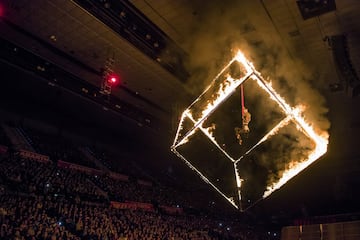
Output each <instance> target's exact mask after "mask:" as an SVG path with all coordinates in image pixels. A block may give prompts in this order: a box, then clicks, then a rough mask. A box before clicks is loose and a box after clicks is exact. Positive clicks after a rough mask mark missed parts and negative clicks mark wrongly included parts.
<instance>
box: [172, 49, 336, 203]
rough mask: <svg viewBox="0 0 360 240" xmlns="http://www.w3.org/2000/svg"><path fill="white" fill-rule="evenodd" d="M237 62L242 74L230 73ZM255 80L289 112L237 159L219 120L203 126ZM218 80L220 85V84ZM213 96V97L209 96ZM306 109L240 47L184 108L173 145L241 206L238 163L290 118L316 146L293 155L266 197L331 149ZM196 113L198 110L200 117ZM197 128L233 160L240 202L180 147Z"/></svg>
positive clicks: (173, 147)
mask: <svg viewBox="0 0 360 240" xmlns="http://www.w3.org/2000/svg"><path fill="white" fill-rule="evenodd" d="M234 62H237V63H238V64H239V65H240V66H241V67H242V68H241V70H242V77H239V78H234V76H231V75H230V74H229V73H226V71H227V70H228V68H229V67H230V65H231V64H233V63H234ZM222 77H223V80H222V82H221V83H218V80H219V79H221V78H222ZM248 79H250V80H254V81H255V82H256V83H257V84H258V85H259V86H260V87H261V89H263V90H264V91H265V92H267V93H268V95H269V98H270V99H272V100H273V101H275V102H276V103H277V104H278V106H279V107H280V109H281V110H282V111H283V113H284V114H285V118H283V119H282V120H281V121H280V122H279V123H278V124H277V125H275V126H274V127H273V128H272V129H271V130H270V131H269V132H267V133H266V134H265V135H264V136H263V137H262V138H261V139H260V140H259V141H258V142H257V143H256V144H255V145H253V146H252V147H251V148H250V149H248V150H247V151H246V152H245V154H244V155H242V156H241V157H240V158H239V159H233V158H232V157H231V156H230V155H229V154H228V153H227V152H226V151H225V150H224V149H223V148H222V147H221V146H220V145H219V144H218V142H217V141H216V139H215V137H214V135H213V131H214V130H215V128H216V126H215V124H213V125H211V126H210V127H208V128H204V127H203V123H204V122H205V120H206V119H207V118H208V117H209V116H210V115H211V114H212V113H213V112H214V111H215V110H216V109H217V108H218V107H219V105H220V104H222V103H223V102H224V101H226V100H227V99H228V97H229V96H231V95H232V94H233V92H234V91H235V90H236V89H237V88H238V87H239V86H240V85H241V84H243V83H244V82H245V81H246V80H248ZM216 84H218V86H216ZM211 90H212V91H213V92H215V93H214V94H211V96H210V97H209V96H208V99H207V100H206V104H205V106H204V107H201V108H200V109H197V111H196V112H193V111H194V109H196V108H195V106H198V105H199V103H200V102H201V100H203V101H204V98H205V97H206V96H207V95H209V92H211ZM209 98H210V100H209ZM303 111H304V106H297V107H296V108H293V107H291V106H290V105H289V104H288V103H287V102H286V101H285V99H284V98H283V97H282V96H280V95H279V94H278V93H277V92H276V91H275V90H274V89H273V88H272V86H271V83H269V82H267V81H265V80H264V79H263V77H262V76H261V74H260V73H259V72H257V71H256V70H255V67H254V66H253V64H252V63H251V62H249V61H248V60H247V59H246V58H245V56H244V54H243V53H241V52H240V51H238V52H237V54H236V56H235V57H234V58H233V59H232V60H231V61H230V62H229V63H228V64H227V65H226V66H225V68H223V69H222V70H221V71H220V73H219V74H218V75H217V76H216V77H215V78H214V80H213V81H212V83H211V84H210V85H209V86H208V87H207V88H206V89H205V91H204V92H203V93H202V94H201V95H200V96H199V97H198V98H197V99H196V100H195V101H194V102H193V103H192V104H191V105H190V106H189V107H188V108H187V109H186V110H185V111H184V112H183V114H182V116H181V119H180V123H179V126H178V129H177V132H176V136H175V139H174V143H173V145H172V146H171V150H172V151H173V152H174V153H175V154H176V155H177V156H178V157H180V158H181V159H182V160H183V161H185V163H186V164H187V165H188V166H189V167H190V168H191V169H192V170H194V171H195V172H197V173H198V174H199V175H200V177H201V178H202V179H203V180H204V181H205V182H206V183H208V184H210V185H211V186H212V187H213V188H214V189H215V190H216V191H218V192H219V193H220V194H221V195H222V196H223V197H224V198H225V199H227V200H228V201H229V202H230V203H231V204H232V205H233V206H235V207H237V208H239V207H240V208H241V199H242V196H241V187H242V182H243V181H245V180H243V179H241V178H240V172H241V169H239V165H238V163H240V161H241V160H242V159H243V158H244V156H245V155H247V154H249V153H250V152H251V151H253V150H254V149H255V148H256V147H257V146H259V145H260V144H262V143H264V142H265V141H267V140H268V139H269V138H271V136H274V135H276V134H277V133H278V131H279V130H280V129H281V128H283V127H284V126H286V125H288V123H289V122H293V123H294V124H295V125H296V127H297V129H298V130H299V131H301V132H302V133H304V134H305V135H306V136H307V137H309V138H310V139H311V140H312V141H313V142H314V143H315V148H314V150H313V151H312V152H311V153H310V154H309V156H307V158H306V159H292V161H291V162H290V163H288V164H287V169H285V171H284V172H283V173H282V175H281V176H279V179H278V180H277V181H276V182H273V183H270V184H269V185H268V186H267V187H266V191H265V192H264V194H263V198H265V197H268V196H269V195H270V194H271V193H272V192H274V191H275V190H276V189H279V188H280V187H281V186H283V185H284V184H285V183H286V182H288V181H289V180H290V179H291V178H293V177H294V176H296V175H297V174H299V173H300V172H301V171H302V170H304V169H305V168H306V167H308V166H309V165H310V164H312V163H313V162H314V161H316V160H317V159H318V158H319V157H321V156H322V155H323V154H325V153H326V151H327V145H328V137H329V136H328V134H327V133H326V132H324V133H322V134H318V133H317V132H316V131H315V130H314V129H313V127H311V125H310V124H309V123H307V122H306V121H305V119H304V117H303V116H302V115H301V114H302V112H303ZM193 113H197V115H196V117H193V116H195V115H194V114H193ZM186 118H187V119H188V120H190V122H191V123H192V124H193V125H192V127H191V128H190V129H186V132H185V133H183V131H185V129H184V122H185V119H186ZM197 130H200V131H201V132H202V133H203V134H204V135H205V136H207V137H208V138H209V139H210V141H211V142H212V143H213V144H214V145H215V146H216V147H217V148H218V149H219V150H220V151H221V152H222V153H223V154H224V155H225V156H226V157H227V158H228V159H229V160H231V161H232V162H233V166H234V172H235V181H236V186H237V191H238V199H237V200H238V201H237V202H239V204H240V206H238V205H237V204H235V201H234V199H233V197H230V196H226V195H225V194H224V193H223V192H222V191H221V189H219V188H218V187H217V186H216V185H215V184H213V183H212V182H211V181H210V180H209V179H208V178H206V176H205V175H204V174H203V173H202V172H201V170H198V169H196V168H195V167H194V166H193V165H192V164H191V163H190V162H189V161H188V160H187V159H186V158H185V157H184V156H183V155H182V154H180V153H179V152H178V151H177V149H176V148H177V147H179V146H180V145H183V144H185V143H188V141H189V137H190V136H192V135H193V134H194V133H195V132H196V131H197Z"/></svg>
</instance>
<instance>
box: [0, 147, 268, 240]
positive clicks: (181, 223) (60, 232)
mask: <svg viewBox="0 0 360 240" xmlns="http://www.w3.org/2000/svg"><path fill="white" fill-rule="evenodd" d="M49 142H51V141H49ZM49 142H48V143H47V144H38V145H37V146H38V147H37V148H36V149H40V148H41V149H45V148H47V149H55V148H54V147H51V146H50V147H45V148H44V147H39V146H41V145H44V146H45V145H51V144H49ZM42 153H45V151H44V152H42ZM185 199H186V197H185V196H184V195H182V194H179V192H177V191H176V190H174V189H172V188H170V187H165V186H161V185H160V184H158V183H156V184H154V183H153V184H151V185H150V184H149V185H147V184H144V183H141V182H138V181H137V179H132V178H130V179H129V180H128V181H126V180H124V179H122V180H120V179H114V178H111V177H110V176H109V175H108V174H107V173H106V172H104V173H103V174H97V175H95V174H90V173H86V172H82V171H81V170H74V169H67V168H64V167H59V165H58V164H57V162H56V160H55V161H36V160H34V159H24V158H22V157H21V156H20V155H19V154H17V153H16V152H15V153H13V152H9V153H7V154H5V155H0V203H1V205H0V224H1V229H0V238H1V239H19V240H22V239H26V240H27V239H44V240H57V239H66V240H76V239H89V240H90V239H91V240H93V239H94V240H103V239H104V240H138V239H144V240H185V239H186V240H221V239H227V240H232V239H243V240H245V239H253V240H256V239H267V238H265V237H263V236H262V235H260V234H259V233H257V232H256V231H255V230H252V229H250V228H247V227H246V225H244V224H242V223H240V222H236V220H235V219H231V220H224V219H222V220H219V219H215V218H213V217H209V216H208V215H204V214H188V213H179V212H178V213H176V214H175V213H172V214H171V213H169V212H166V211H163V210H162V209H161V206H168V207H175V208H176V207H178V205H187V204H188V203H187V200H185ZM110 201H117V202H120V203H124V202H138V203H146V204H151V206H153V207H152V208H151V209H141V208H139V209H117V208H116V207H115V206H114V205H112V204H110ZM219 222H221V223H219ZM240 229H241V230H240ZM244 229H246V230H244Z"/></svg>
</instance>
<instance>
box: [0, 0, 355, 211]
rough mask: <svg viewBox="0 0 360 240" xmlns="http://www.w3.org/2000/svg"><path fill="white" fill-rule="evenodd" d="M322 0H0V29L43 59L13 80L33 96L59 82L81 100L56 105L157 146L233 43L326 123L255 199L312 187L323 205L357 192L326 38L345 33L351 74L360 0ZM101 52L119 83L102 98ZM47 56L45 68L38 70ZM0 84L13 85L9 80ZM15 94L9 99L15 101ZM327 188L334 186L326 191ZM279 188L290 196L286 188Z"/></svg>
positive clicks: (351, 128) (48, 95)
mask: <svg viewBox="0 0 360 240" xmlns="http://www.w3.org/2000/svg"><path fill="white" fill-rule="evenodd" d="M327 3H329V4H332V3H333V1H316V0H315V1H306V0H304V1H291V0H275V1H273V0H271V1H270V0H259V1H250V0H249V1H238V3H235V2H233V1H220V0H219V1H212V2H211V3H209V2H206V3H205V2H204V1H201V0H191V1H190V0H180V1H170V0H160V1H159V0H129V1H111V0H91V1H90V0H88V1H86V0H73V1H70V0H69V1H64V0H54V1H46V0H19V1H11V0H5V1H2V3H1V5H0V15H1V21H0V31H1V39H2V41H6V43H7V44H10V45H9V46H17V48H16V49H15V48H12V50H13V51H14V52H13V54H20V55H21V53H18V52H17V51H23V50H24V52H25V51H28V52H29V53H31V54H33V55H35V56H36V57H38V58H40V59H41V61H42V63H43V64H42V65H41V64H35V65H34V66H26V67H23V68H24V69H25V70H26V71H25V72H27V73H30V74H31V75H32V76H40V77H41V79H42V80H45V81H42V82H45V83H46V84H47V85H46V84H45V85H44V86H41V87H39V86H38V85H37V84H34V85H33V84H28V85H26V84H25V85H24V86H26V87H22V88H21V87H19V89H22V90H21V93H24V92H32V95H36V96H37V97H38V98H39V99H40V100H39V101H40V102H41V99H42V98H44V99H52V101H53V102H55V101H56V97H54V96H56V95H54V94H56V92H57V91H56V89H57V88H59V89H60V88H61V89H62V90H64V91H67V90H66V89H68V90H69V91H71V92H75V93H76V94H77V95H78V96H81V100H79V98H72V97H69V96H70V95H69V94H67V93H66V94H64V95H66V96H68V97H64V99H66V100H63V101H62V109H63V110H64V109H67V108H68V109H75V110H72V114H73V115H77V116H81V115H83V118H82V120H84V118H87V117H90V118H94V119H102V120H99V121H100V122H101V124H100V125H102V126H104V125H108V126H107V127H108V129H107V131H110V132H111V129H115V128H121V129H122V130H121V131H120V133H119V134H122V133H125V134H126V136H131V139H133V141H135V142H136V141H138V139H141V141H140V142H141V143H142V144H143V143H147V144H149V143H151V144H155V145H158V146H157V148H156V149H161V151H164V152H165V151H168V149H169V147H170V145H171V141H172V139H173V137H174V134H175V130H176V126H177V123H178V119H179V116H180V114H181V112H182V111H183V109H184V108H185V107H186V106H187V105H189V104H190V103H191V102H192V101H193V100H194V99H195V98H196V96H197V95H198V94H199V93H200V92H201V91H202V90H203V89H204V88H205V86H206V85H207V84H209V83H210V81H211V79H212V78H213V77H214V76H215V75H216V74H217V72H218V71H219V69H220V68H221V67H222V66H223V65H224V64H225V62H226V61H227V60H229V59H230V56H231V55H232V54H233V52H234V51H235V49H237V48H240V49H241V50H242V51H243V52H244V53H245V55H246V56H247V57H248V58H249V59H251V61H253V62H254V65H255V66H256V68H257V69H258V70H259V71H260V72H262V74H263V75H265V76H269V77H271V78H272V79H275V80H274V82H275V84H274V85H275V86H276V85H277V86H279V87H281V86H282V85H281V84H283V83H281V84H280V83H278V84H276V79H290V80H287V81H285V82H286V83H285V85H286V86H288V87H289V88H292V89H293V88H295V89H296V91H295V92H296V93H293V92H292V93H290V94H288V95H289V96H286V97H288V98H290V99H292V100H293V101H294V102H296V101H299V99H301V98H303V99H304V101H305V102H307V103H308V104H309V105H310V115H311V116H314V118H316V115H324V116H325V117H326V118H321V120H319V122H320V123H319V124H323V126H322V128H323V129H324V130H328V131H329V133H330V139H329V140H330V143H329V150H328V153H327V154H326V155H325V157H323V158H322V159H321V161H319V163H316V164H315V165H314V166H313V167H311V168H310V169H309V170H307V171H306V172H305V173H303V174H302V175H303V176H302V178H300V177H301V176H300V177H299V179H298V180H297V181H294V183H291V184H293V185H292V187H291V184H290V186H289V187H286V190H284V192H285V193H284V194H282V195H281V193H279V196H278V197H274V198H273V199H270V200H269V201H268V203H267V204H268V205H271V203H275V204H276V201H279V199H280V200H281V199H282V200H284V199H287V200H289V199H291V200H289V201H288V202H289V205H291V204H293V205H296V204H299V203H303V204H305V205H311V203H310V202H311V201H314V200H316V199H318V196H319V194H321V195H322V197H321V198H319V199H320V200H318V201H317V202H318V203H317V205H316V206H319V205H324V206H326V211H328V212H331V206H332V204H334V202H333V201H332V202H326V203H324V202H323V201H326V199H332V200H334V199H338V202H341V203H343V202H346V201H350V200H351V201H352V200H353V199H359V194H358V192H357V190H356V189H355V187H358V186H359V183H360V182H359V181H358V180H356V179H354V178H352V177H349V176H350V175H351V176H354V175H357V174H359V171H360V165H359V163H358V161H359V156H360V152H359V144H358V141H357V139H356V136H359V134H360V114H359V113H358V111H357V109H358V105H359V101H360V100H359V97H354V96H352V93H351V90H352V89H351V87H350V88H349V86H347V84H346V80H344V78H343V76H342V73H341V71H339V70H337V67H336V62H335V61H334V57H333V52H332V49H331V45H330V44H329V43H330V41H329V38H330V39H331V37H332V36H338V35H344V36H346V41H347V52H348V53H349V56H348V57H349V59H350V62H351V64H352V67H353V70H354V72H355V73H356V74H357V75H358V76H359V75H360V44H359V41H360V32H359V30H360V21H359V19H358V18H357V16H358V13H359V11H360V3H359V2H358V1H357V0H347V1H336V9H335V10H334V9H333V8H331V6H330V7H329V8H328V9H327V8H326V7H325V8H324V4H325V5H326V4H327ZM302 4H303V5H302ZM308 4H310V5H308ZM332 7H333V6H332ZM306 9H307V10H306ZM127 11H128V12H127ZM116 13H117V14H116ZM130 13H131V14H130ZM312 14H313V15H312ZM318 14H320V15H318ZM124 19H125V20H124ZM134 19H136V20H134ZM124 21H125V22H126V24H132V23H136V24H133V25H131V29H130V28H129V27H130V25H121V24H123V23H124ZM117 24H119V25H117ZM146 30H149V32H146ZM136 31H139V32H138V33H137V32H136ZM11 44H14V45H11ZM3 46H4V45H3ZM19 49H20V50H19ZM4 52H5V51H3V53H4ZM6 55H7V56H8V55H9V52H7V54H6ZM109 57H111V58H114V60H115V64H114V66H113V69H114V71H115V72H116V73H118V74H119V75H120V77H121V84H120V85H119V86H117V87H113V89H112V96H111V97H110V99H111V101H109V100H108V99H105V100H104V98H103V97H101V94H99V93H98V89H100V86H101V81H102V78H101V69H102V68H103V67H104V64H105V62H106V59H108V58H109ZM12 59H13V58H8V57H3V58H2V68H3V69H7V68H9V66H13V65H11V64H9V62H10V63H11V61H13V60H12ZM19 59H21V57H20V58H19ZM19 59H17V60H16V61H17V63H18V62H19ZM39 61H40V60H39ZM41 61H40V62H41ZM12 64H14V63H12ZM21 64H23V63H21ZM21 64H20V65H21ZM20 65H19V66H20ZM5 66H6V67H5ZM21 66H24V65H21ZM55 67H56V68H57V70H54V71H53V72H52V75H51V74H46V72H47V71H48V70H49V69H53V68H55ZM59 69H60V70H61V72H66V74H69V75H71V79H74V80H71V81H73V82H71V81H70V82H69V81H68V80H67V82H65V81H63V82H62V81H61V78H60V77H58V76H57V75H56V73H59V71H60V70H59ZM39 72H40V73H39ZM44 72H45V73H44ZM54 72H55V75H54ZM24 78H25V77H24ZM34 78H36V77H34ZM2 80H3V82H2V85H5V86H6V85H9V86H10V85H11V84H10V83H8V82H7V81H9V78H2ZM357 81H358V80H357ZM331 84H338V86H340V85H342V87H343V90H341V88H340V90H339V89H338V91H331V88H330V87H329V86H330V85H331ZM14 86H15V87H14ZM3 89H7V91H8V92H9V91H13V92H11V94H14V95H16V94H20V93H19V92H17V87H16V84H15V85H13V87H8V88H6V87H4V88H3ZM30 89H31V90H30ZM48 89H51V90H48ZM54 89H55V90H54ZM84 89H85V90H84ZM284 89H287V88H286V87H284ZM332 90H337V89H334V88H333V89H332ZM37 91H40V92H37ZM284 91H285V90H284ZM8 94H9V93H8ZM293 94H294V95H293ZM32 95H31V94H30V95H29V96H30V97H31V96H32ZM95 95H96V96H95ZM285 95H286V93H285ZM18 96H19V95H18ZM18 99H20V100H19V102H20V104H21V102H22V101H23V102H24V103H25V102H26V101H27V99H25V98H22V97H21V96H19V98H18ZM85 99H87V100H85ZM99 99H100V100H99ZM89 100H90V101H94V102H97V103H98V105H97V107H94V112H92V111H93V110H92V107H89V105H86V102H87V101H89ZM2 101H6V100H5V99H4V98H3V100H2ZM122 104H123V105H122ZM70 105H71V106H70ZM116 105H118V106H120V107H116ZM85 106H87V107H85ZM99 106H101V107H99ZM103 106H105V107H103ZM124 108H125V110H124ZM79 109H81V110H82V111H84V112H86V114H81V111H79ZM79 113H80V114H79ZM113 113H116V114H114V115H113ZM115 115H116V117H112V116H115ZM84 116H86V117H84ZM103 116H105V120H104V118H103ZM79 119H81V117H79ZM316 119H317V118H316ZM119 126H120V127H119ZM154 139H156V140H154ZM151 144H149V145H150V147H149V148H151ZM168 154H169V153H168V152H167V153H166V155H165V156H169V155H168ZM179 161H180V160H179ZM152 164H153V165H155V166H158V167H159V168H167V167H168V166H169V165H170V164H169V163H167V162H166V161H159V162H157V161H155V160H154V161H153V162H152ZM171 164H174V163H173V162H172V163H171ZM343 185H344V186H343ZM304 186H306V187H304ZM303 188H306V189H305V190H304V189H303ZM336 188H340V191H339V192H342V194H344V196H338V194H340V193H335V192H334V191H335V190H334V189H336ZM299 189H301V191H299ZM319 189H322V190H319ZM289 193H291V194H292V196H293V197H292V198H289V197H286V196H288V195H289ZM299 198H304V200H303V201H302V200H299ZM339 199H340V200H339ZM309 201H310V202H309ZM334 201H335V200H334ZM264 204H265V206H266V203H264ZM285 205H286V204H285ZM285 205H284V206H285ZM279 209H280V210H281V207H279ZM279 209H278V210H273V211H280V210H279ZM329 209H330V210H329ZM269 212H271V210H269Z"/></svg>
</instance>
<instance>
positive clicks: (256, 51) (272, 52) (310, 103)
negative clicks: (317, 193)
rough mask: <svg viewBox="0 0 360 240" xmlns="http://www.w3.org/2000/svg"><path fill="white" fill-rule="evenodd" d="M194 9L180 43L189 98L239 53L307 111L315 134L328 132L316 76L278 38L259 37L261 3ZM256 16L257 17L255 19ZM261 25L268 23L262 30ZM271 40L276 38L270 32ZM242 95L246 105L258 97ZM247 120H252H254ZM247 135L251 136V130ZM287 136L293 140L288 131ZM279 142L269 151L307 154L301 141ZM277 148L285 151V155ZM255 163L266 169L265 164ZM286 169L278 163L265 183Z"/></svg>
mask: <svg viewBox="0 0 360 240" xmlns="http://www.w3.org/2000/svg"><path fill="white" fill-rule="evenodd" d="M202 3H203V4H204V2H202ZM196 7H197V8H198V9H199V11H197V12H196V13H195V14H196V20H197V21H196V23H194V24H193V25H192V26H191V28H189V30H188V33H187V34H186V36H187V37H186V39H185V40H184V42H183V43H182V45H183V46H184V48H185V49H186V50H187V52H188V53H189V54H190V56H189V60H188V62H187V63H186V68H187V70H188V71H189V72H190V80H189V81H188V88H189V89H192V90H193V91H194V92H193V93H194V94H199V93H201V92H202V91H203V90H204V88H205V86H207V85H208V84H209V83H210V82H211V80H212V79H213V78H214V77H215V76H216V75H217V73H218V72H219V70H220V69H222V68H223V66H224V65H225V64H226V63H227V62H228V61H229V60H230V59H231V58H232V57H233V56H234V54H235V52H236V51H237V49H240V50H241V51H242V52H243V53H244V54H245V56H246V57H247V58H248V59H250V60H251V61H252V62H253V63H254V65H255V67H256V68H257V70H258V71H259V72H260V73H261V74H262V75H263V77H264V78H265V79H267V78H269V79H271V82H272V85H273V87H274V89H276V91H277V92H278V93H279V94H280V95H281V96H283V97H284V98H285V99H286V101H287V102H288V103H289V104H290V105H291V106H297V105H299V104H302V105H304V106H305V107H306V109H305V110H304V117H305V119H306V120H307V121H308V122H311V123H313V126H314V128H315V129H316V131H317V133H321V132H327V130H328V129H329V127H330V122H329V120H328V119H327V118H326V114H327V112H328V108H327V107H326V100H325V98H324V96H322V95H321V94H320V93H319V91H318V90H317V89H318V87H319V84H321V81H320V79H317V73H316V72H315V71H313V69H311V67H310V66H308V65H306V63H305V62H303V61H302V60H301V59H296V58H295V57H294V56H290V54H289V51H288V49H287V48H286V47H285V46H284V44H283V43H282V42H281V41H279V39H281V38H278V37H274V36H270V35H269V36H268V37H265V38H264V35H263V34H262V31H266V32H268V29H264V28H267V27H269V26H270V25H271V22H270V19H269V18H268V16H267V15H266V12H265V10H264V8H263V6H262V5H261V3H259V2H258V1H247V2H246V3H244V1H235V2H234V1H230V0H226V1H210V2H207V3H206V4H204V5H202V6H196ZM259 15H261V16H262V17H257V16H259ZM260 18H262V20H261V19H260ZM264 19H265V20H266V21H267V22H268V23H267V25H265V26H262V24H263V21H264ZM274 34H277V33H276V31H275V30H274ZM246 90H247V93H248V94H250V95H251V96H250V97H249V98H248V99H249V101H251V99H255V98H256V97H257V96H258V95H259V93H257V92H255V91H254V92H252V89H250V88H248V89H246ZM250 112H253V113H254V112H268V114H269V116H270V115H271V114H272V113H271V111H269V110H268V109H256V110H252V109H250ZM252 117H253V118H256V114H252ZM252 129H255V130H254V131H256V126H253V127H252ZM294 131H295V130H294ZM289 134H292V133H291V130H290V132H289ZM282 141H284V142H282V143H278V142H277V143H273V146H272V147H273V148H274V149H277V150H278V151H279V149H280V150H282V151H290V153H289V154H288V156H290V157H291V158H293V157H294V158H296V156H299V155H303V153H304V152H306V153H307V152H308V151H309V149H308V142H307V141H303V140H301V139H300V138H296V137H294V138H284V139H283V140H282ZM281 146H286V149H284V148H281ZM259 161H260V162H264V164H265V162H267V161H268V158H266V160H262V159H259ZM288 161H292V160H291V159H289V160H288ZM274 164H276V163H274ZM287 166H289V164H287V163H284V161H280V162H279V163H278V166H275V167H274V170H275V172H274V173H273V174H271V175H270V176H269V177H268V179H269V181H273V180H274V179H277V178H278V176H279V175H281V171H283V170H284V168H286V167H287Z"/></svg>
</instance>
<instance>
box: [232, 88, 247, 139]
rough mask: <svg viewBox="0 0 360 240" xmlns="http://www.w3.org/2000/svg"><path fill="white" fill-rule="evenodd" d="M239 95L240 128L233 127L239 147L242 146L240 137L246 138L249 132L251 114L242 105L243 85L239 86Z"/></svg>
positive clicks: (243, 104)
mask: <svg viewBox="0 0 360 240" xmlns="http://www.w3.org/2000/svg"><path fill="white" fill-rule="evenodd" d="M240 93H241V118H242V126H241V127H235V135H236V138H237V140H238V142H239V144H240V145H242V142H243V139H242V135H243V136H244V137H245V138H247V137H248V134H249V132H250V128H249V122H250V121H251V114H250V112H249V110H248V109H247V108H246V107H245V103H244V87H243V84H241V85H240Z"/></svg>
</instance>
